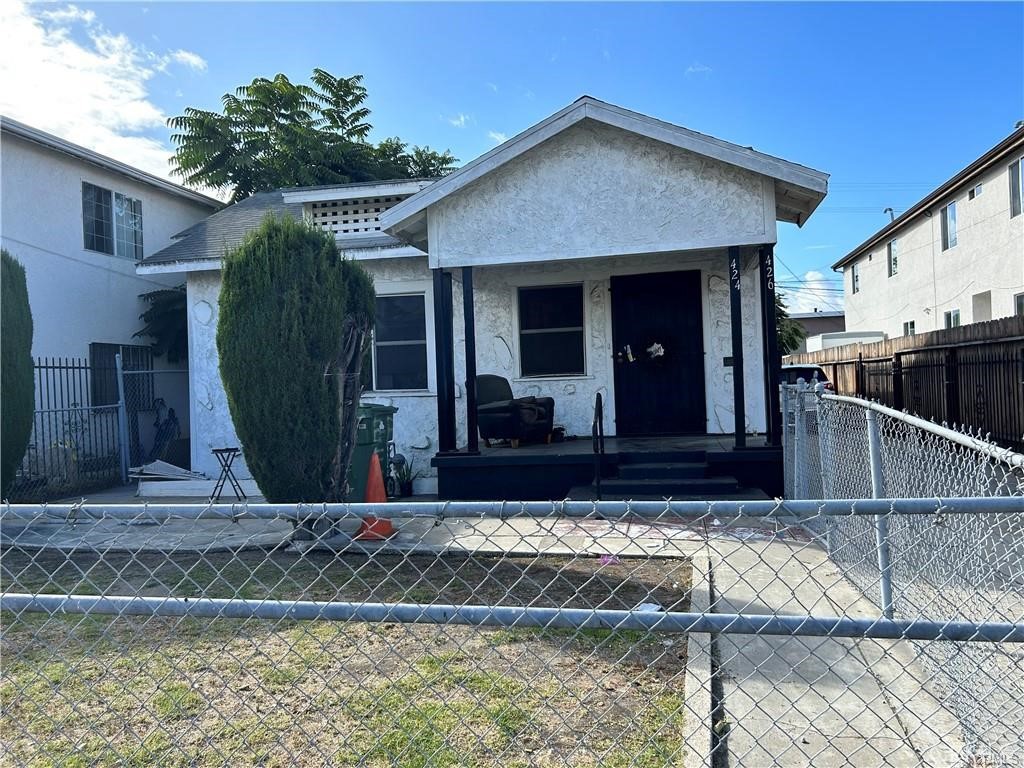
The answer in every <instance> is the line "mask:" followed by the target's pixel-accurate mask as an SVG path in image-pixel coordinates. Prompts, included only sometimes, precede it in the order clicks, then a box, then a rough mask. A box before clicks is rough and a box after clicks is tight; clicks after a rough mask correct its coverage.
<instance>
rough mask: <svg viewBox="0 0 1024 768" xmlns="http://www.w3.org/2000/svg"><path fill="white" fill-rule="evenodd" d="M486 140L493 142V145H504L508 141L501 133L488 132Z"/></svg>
mask: <svg viewBox="0 0 1024 768" xmlns="http://www.w3.org/2000/svg"><path fill="white" fill-rule="evenodd" d="M487 138H488V139H490V140H491V141H493V142H494V143H495V144H504V143H505V142H506V141H508V136H506V135H505V134H504V133H502V132H501V131H488V132H487Z"/></svg>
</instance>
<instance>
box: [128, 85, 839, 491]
mask: <svg viewBox="0 0 1024 768" xmlns="http://www.w3.org/2000/svg"><path fill="white" fill-rule="evenodd" d="M827 178H828V177H827V175H826V174H824V173H821V172H819V171H815V170H812V169H810V168H806V167H804V166H800V165H797V164H795V163H791V162H787V161H784V160H780V159H778V158H775V157H771V156H769V155H765V154H763V153H760V152H756V151H754V150H753V149H750V148H749V147H741V146H738V145H735V144H730V143H728V142H724V141H721V140H719V139H715V138H713V137H710V136H706V135H703V134H699V133H696V132H693V131H690V130H688V129H685V128H681V127H679V126H675V125H671V124H668V123H664V122H661V121H659V120H655V119H653V118H650V117H647V116H644V115H641V114H638V113H635V112H630V111H628V110H625V109H622V108H619V107H616V106H613V105H610V104H607V103H604V102H601V101H598V100H596V99H593V98H590V97H583V98H581V99H579V100H577V101H576V102H573V103H572V104H570V105H569V106H568V107H566V108H565V109H563V110H561V111H560V112H558V113H556V114H554V115H552V116H551V117H550V118H548V119H546V120H544V121H542V122H541V123H538V124H537V125H535V126H533V127H531V128H529V129H528V130H526V131H524V132H523V133H521V134H519V135H517V136H515V137H513V138H512V139H509V140H508V141H506V142H505V143H503V144H501V145H500V146H498V147H496V148H495V149H494V150H492V151H490V152H488V153H487V154H485V155H483V156H481V157H480V158H477V159H476V160H474V161H472V162H470V163H468V164H467V165H466V166H464V167H463V168H461V169H459V170H458V171H456V172H455V173H453V174H451V175H450V176H447V177H444V178H442V179H439V180H413V181H408V180H402V181H392V182H373V183H368V184H353V185H339V186H329V187H320V188H305V189H290V190H279V191H275V192H268V193H260V194H257V195H254V196H253V197H251V198H249V199H247V200H245V201H243V202H241V203H239V204H237V205H234V206H230V207H229V208H226V209H225V210H223V211H220V212H219V213H217V214H215V215H214V216H212V217H210V218H209V219H207V220H206V221H204V222H201V223H199V224H197V225H196V226H194V227H193V228H192V229H191V230H189V231H188V232H186V233H184V236H183V237H182V238H180V239H179V240H178V241H177V242H175V243H174V244H173V245H171V246H169V247H168V248H165V249H164V250H163V251H161V252H158V253H155V254H152V255H149V256H147V258H145V259H144V260H143V262H142V263H141V264H140V265H139V267H138V271H139V273H140V274H143V275H157V274H161V275H166V274H169V273H170V274H179V275H180V274H184V275H185V276H186V278H187V284H188V306H189V334H190V357H191V359H190V364H189V370H190V371H191V388H192V395H191V397H192V465H193V468H194V469H198V470H201V471H206V472H208V473H209V474H210V475H211V476H213V475H215V473H216V469H217V467H216V463H215V461H214V460H213V457H212V456H210V455H209V450H210V448H212V447H215V446H221V445H237V444H238V439H237V437H236V436H235V434H234V430H233V427H232V424H231V419H230V416H229V414H228V408H227V403H226V398H225V394H224V391H223V388H222V386H221V382H220V376H219V372H218V369H217V354H216V346H215V332H216V326H217V312H218V310H217V307H218V296H219V291H220V282H221V276H220V268H221V261H222V257H223V255H224V253H225V252H226V250H227V249H229V248H231V247H233V246H235V245H237V243H239V242H240V241H241V239H242V237H244V235H245V233H246V232H248V231H250V230H251V229H252V228H254V227H255V226H257V225H258V224H259V222H260V221H261V220H262V218H263V217H264V216H266V215H267V214H268V213H274V214H275V215H283V214H289V215H292V216H295V217H304V218H306V219H307V220H309V221H311V222H313V223H315V224H317V225H319V226H321V227H323V228H324V229H326V230H328V231H331V232H333V233H334V235H335V237H336V240H337V243H338V245H339V248H340V249H341V251H342V253H343V254H344V255H345V257H347V258H352V259H355V260H358V261H359V262H360V263H361V264H362V265H363V266H364V267H365V268H366V269H367V270H368V271H369V272H370V274H371V275H372V276H373V279H374V285H375V289H376V293H377V297H378V299H377V301H378V304H377V314H378V326H377V333H376V335H375V338H374V348H373V352H374V353H373V371H372V388H371V390H370V391H368V392H366V393H365V395H364V398H363V399H364V401H368V402H377V403H383V404H390V405H394V406H397V407H398V409H399V410H398V413H397V415H396V417H395V441H396V444H397V449H398V451H399V452H401V453H403V454H405V455H407V456H411V457H413V458H414V460H415V463H416V467H417V468H418V469H421V470H424V471H425V473H424V476H423V477H421V478H420V480H419V481H418V483H417V486H416V488H417V491H418V492H430V491H433V490H436V489H437V481H436V476H437V472H436V468H435V467H431V462H432V460H433V461H434V463H435V464H437V457H438V456H439V455H440V456H453V455H455V456H458V455H462V452H464V451H465V447H466V446H467V444H469V445H470V447H472V444H473V443H474V442H475V440H474V439H473V438H474V437H475V435H471V434H470V432H469V431H468V424H469V423H470V422H471V421H472V419H473V417H474V414H475V411H473V410H472V407H469V408H467V404H466V401H467V399H468V398H467V395H469V394H472V393H470V392H467V381H468V380H471V379H472V370H473V368H474V367H475V370H476V373H477V374H485V373H486V374H497V375H500V376H502V377H504V378H506V379H508V380H509V382H510V383H511V386H512V389H513V391H514V393H515V395H516V396H527V395H535V396H544V397H551V398H553V399H554V401H555V415H554V421H555V424H556V425H560V426H562V427H564V430H565V433H566V434H567V435H570V436H573V435H579V436H589V434H590V431H591V424H592V420H593V417H594V403H595V395H596V394H598V393H601V394H602V395H603V396H604V400H605V403H606V405H605V409H606V410H605V422H606V431H607V432H608V434H610V435H620V436H627V435H629V436H642V435H649V434H664V435H675V434H699V435H708V434H711V435H716V434H719V435H731V434H734V433H737V432H738V433H739V435H737V440H738V441H742V440H743V436H745V435H747V434H751V435H753V434H756V433H761V434H763V433H765V432H766V430H771V428H772V427H773V419H772V418H771V417H770V412H771V407H770V403H767V402H766V393H769V392H770V391H771V388H772V387H771V385H770V381H769V377H768V376H767V375H766V367H765V360H766V358H767V357H768V356H769V349H768V348H767V347H766V345H765V344H764V339H766V338H768V334H767V331H766V328H767V326H766V323H767V322H768V321H767V320H766V315H769V314H770V315H771V323H772V324H773V323H774V314H773V313H764V312H762V307H765V306H773V301H771V300H769V301H765V299H764V297H766V296H767V297H772V296H773V295H774V276H773V267H772V263H773V262H772V247H773V244H774V243H775V242H776V222H777V221H784V222H792V223H796V224H798V225H802V224H803V223H804V222H806V220H807V218H808V217H809V216H810V215H811V214H812V213H813V211H814V210H815V208H816V207H817V206H818V204H819V203H820V202H821V200H822V199H823V198H824V196H825V194H826V191H827ZM466 318H470V319H471V320H472V324H471V325H469V326H467V323H466V322H465V320H466ZM737 321H738V322H737ZM772 327H773V325H772ZM734 328H735V329H736V331H737V332H736V333H734ZM772 338H774V335H773V333H772ZM659 347H660V348H661V349H662V350H663V353H659V352H652V351H651V350H652V349H655V350H657V349H658V348H659ZM474 348H475V354H474V353H473V349H474ZM467 350H469V353H468V354H467ZM740 358H742V369H741V373H742V375H737V367H738V366H734V363H738V361H739V360H740ZM771 367H773V366H769V368H771ZM774 367H775V368H777V360H776V365H775V366H774ZM467 374H469V375H467ZM737 403H742V404H743V412H742V413H741V414H740V417H739V423H738V424H737V419H736V415H735V414H736V409H735V406H736V404H737ZM470 453H472V452H471V451H470ZM442 463H443V462H442ZM439 466H440V465H439ZM245 471H246V470H245V469H244V466H243V467H242V469H241V472H242V473H243V474H244V473H245ZM442 486H443V483H442ZM442 491H443V488H442ZM442 495H444V494H442Z"/></svg>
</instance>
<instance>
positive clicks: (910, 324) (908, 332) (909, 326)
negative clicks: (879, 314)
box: [903, 320, 917, 336]
mask: <svg viewBox="0 0 1024 768" xmlns="http://www.w3.org/2000/svg"><path fill="white" fill-rule="evenodd" d="M915 333H917V323H916V322H915V321H914V320H907V321H906V322H905V323H903V335H904V336H913V335H914V334H915Z"/></svg>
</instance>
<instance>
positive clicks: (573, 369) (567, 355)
mask: <svg viewBox="0 0 1024 768" xmlns="http://www.w3.org/2000/svg"><path fill="white" fill-rule="evenodd" d="M519 338H520V342H521V343H520V350H519V351H520V355H521V357H522V362H523V376H571V375H582V374H583V373H584V372H585V367H584V361H583V331H581V330H580V331H557V332H551V333H525V334H522V335H521V336H520V337H519Z"/></svg>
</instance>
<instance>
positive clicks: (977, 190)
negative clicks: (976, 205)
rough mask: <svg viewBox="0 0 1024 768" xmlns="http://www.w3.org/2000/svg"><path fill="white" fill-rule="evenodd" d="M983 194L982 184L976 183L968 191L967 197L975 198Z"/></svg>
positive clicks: (969, 198)
mask: <svg viewBox="0 0 1024 768" xmlns="http://www.w3.org/2000/svg"><path fill="white" fill-rule="evenodd" d="M979 195H981V184H975V185H974V186H973V187H971V188H970V189H969V190H968V191H967V199H968V200H973V199H974V198H976V197H978V196H979Z"/></svg>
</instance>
